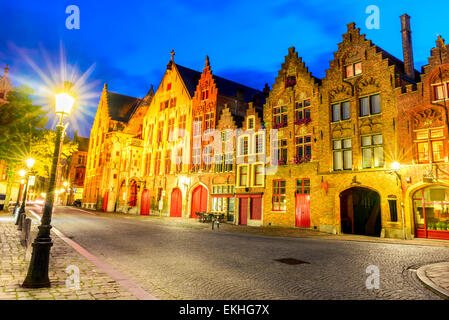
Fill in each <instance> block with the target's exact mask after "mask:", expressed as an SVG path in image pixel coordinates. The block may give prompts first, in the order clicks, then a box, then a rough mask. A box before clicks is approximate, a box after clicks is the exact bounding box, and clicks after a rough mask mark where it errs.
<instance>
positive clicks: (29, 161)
mask: <svg viewBox="0 0 449 320" xmlns="http://www.w3.org/2000/svg"><path fill="white" fill-rule="evenodd" d="M35 162H36V160H34V159H33V158H28V159H27V160H26V164H27V167H28V170H27V172H26V177H25V182H26V185H25V189H24V191H23V198H22V205H21V206H20V210H19V220H18V223H19V225H20V221H21V220H20V218H22V217H21V215H23V214H25V206H26V198H27V190H28V182H29V179H30V171H31V168H33V166H34V163H35ZM19 174H20V173H19Z"/></svg>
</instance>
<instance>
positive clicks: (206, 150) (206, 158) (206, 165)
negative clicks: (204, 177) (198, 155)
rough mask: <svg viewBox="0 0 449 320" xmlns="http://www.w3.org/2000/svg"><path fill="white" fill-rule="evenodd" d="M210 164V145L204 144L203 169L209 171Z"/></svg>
mask: <svg viewBox="0 0 449 320" xmlns="http://www.w3.org/2000/svg"><path fill="white" fill-rule="evenodd" d="M211 166H212V146H205V147H204V149H203V170H205V171H209V170H210V169H211Z"/></svg>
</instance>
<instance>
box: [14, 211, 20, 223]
mask: <svg viewBox="0 0 449 320" xmlns="http://www.w3.org/2000/svg"><path fill="white" fill-rule="evenodd" d="M19 210H20V209H19V208H17V209H15V211H14V224H15V225H16V226H17V225H18V224H19Z"/></svg>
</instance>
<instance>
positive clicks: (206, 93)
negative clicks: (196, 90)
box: [201, 89, 209, 100]
mask: <svg viewBox="0 0 449 320" xmlns="http://www.w3.org/2000/svg"><path fill="white" fill-rule="evenodd" d="M207 99H209V89H206V90H203V91H201V100H207Z"/></svg>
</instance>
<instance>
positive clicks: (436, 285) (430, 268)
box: [417, 262, 449, 299]
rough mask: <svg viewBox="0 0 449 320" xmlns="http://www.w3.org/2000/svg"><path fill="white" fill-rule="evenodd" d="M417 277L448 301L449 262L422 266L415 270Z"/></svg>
mask: <svg viewBox="0 0 449 320" xmlns="http://www.w3.org/2000/svg"><path fill="white" fill-rule="evenodd" d="M417 276H418V278H419V279H420V280H421V281H422V282H423V283H424V284H425V285H426V286H428V287H429V288H430V289H431V290H434V291H435V292H437V293H438V294H440V295H441V296H442V297H444V298H445V299H449V262H441V263H434V264H430V265H426V266H422V267H421V268H419V269H418V270H417Z"/></svg>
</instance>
